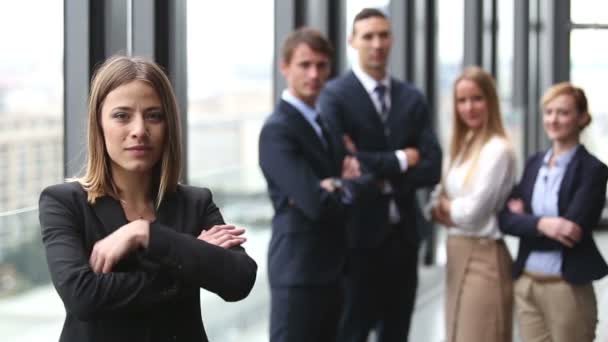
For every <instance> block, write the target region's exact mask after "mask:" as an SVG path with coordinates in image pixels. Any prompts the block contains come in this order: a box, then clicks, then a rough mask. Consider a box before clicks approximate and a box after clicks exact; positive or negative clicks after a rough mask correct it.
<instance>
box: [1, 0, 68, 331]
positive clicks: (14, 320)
mask: <svg viewBox="0 0 608 342" xmlns="http://www.w3.org/2000/svg"><path fill="white" fill-rule="evenodd" d="M0 46H2V47H3V50H2V53H1V54H0V332H1V333H0V336H2V339H3V340H6V341H22V340H23V338H24V336H28V335H29V334H31V330H32V329H31V328H32V327H33V326H37V327H40V329H42V331H45V327H47V325H45V322H44V321H45V319H46V318H48V317H49V316H47V315H46V313H47V312H48V311H49V310H51V311H52V310H54V308H57V309H58V310H59V311H60V312H61V311H63V307H62V306H61V304H60V302H59V303H57V304H59V306H53V307H52V308H49V307H48V306H47V304H48V303H56V301H55V300H54V299H55V297H56V296H54V297H50V294H51V293H52V292H54V291H53V290H52V287H51V286H50V284H49V282H50V278H49V276H48V270H47V266H46V262H45V260H44V256H43V253H44V250H43V248H42V243H41V241H40V228H39V224H38V213H37V205H38V196H39V194H40V191H41V190H42V189H43V188H44V187H45V186H47V185H50V184H53V183H58V182H61V180H62V177H63V146H62V143H63V122H62V117H63V1H62V0H51V1H36V0H23V1H10V2H6V1H4V2H1V3H0ZM38 293H42V297H41V298H38V299H40V300H35V299H34V298H35V297H36V296H37V294H38ZM50 317H51V320H53V319H55V317H56V316H54V315H53V314H51V315H50ZM50 329H51V330H53V331H58V330H59V329H60V326H56V325H52V326H51V327H50ZM56 336H58V334H57V335H56Z"/></svg>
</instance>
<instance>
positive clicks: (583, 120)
mask: <svg viewBox="0 0 608 342" xmlns="http://www.w3.org/2000/svg"><path fill="white" fill-rule="evenodd" d="M590 123H591V114H589V113H587V112H584V113H582V114H580V115H579V116H578V127H579V128H580V129H581V130H583V129H585V127H587V126H589V124H590Z"/></svg>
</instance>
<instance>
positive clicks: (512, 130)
mask: <svg viewBox="0 0 608 342" xmlns="http://www.w3.org/2000/svg"><path fill="white" fill-rule="evenodd" d="M514 6H515V4H514V2H513V0H500V1H498V53H497V75H496V78H497V80H496V82H497V84H496V86H497V90H498V98H499V100H500V109H501V110H502V115H503V121H504V124H505V128H506V129H507V131H508V133H509V137H510V138H511V141H512V143H513V148H514V149H515V154H516V156H517V161H518V163H517V164H518V168H519V169H520V170H521V169H522V168H523V158H524V134H525V129H524V128H525V127H524V122H523V115H522V112H521V111H517V110H516V109H515V108H514V106H513V51H514V37H513V34H514V29H515V28H514V26H513V25H514V20H515V16H514V13H513V11H514Z"/></svg>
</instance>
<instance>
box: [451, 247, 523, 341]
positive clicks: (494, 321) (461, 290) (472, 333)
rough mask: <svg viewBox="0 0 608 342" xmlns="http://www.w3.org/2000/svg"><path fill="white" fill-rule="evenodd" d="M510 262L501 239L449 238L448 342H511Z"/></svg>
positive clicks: (511, 293)
mask: <svg viewBox="0 0 608 342" xmlns="http://www.w3.org/2000/svg"><path fill="white" fill-rule="evenodd" d="M511 263H512V260H511V256H510V254H509V251H508V250H507V248H506V246H505V243H504V241H502V240H492V239H485V238H475V237H464V236H449V237H448V243H447V276H446V278H447V279H446V282H447V284H446V287H447V288H446V337H447V339H446V341H447V342H488V341H492V342H503V341H504V342H511V338H512V335H513V334H512V329H513V280H512V278H511Z"/></svg>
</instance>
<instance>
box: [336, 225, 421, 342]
mask: <svg viewBox="0 0 608 342" xmlns="http://www.w3.org/2000/svg"><path fill="white" fill-rule="evenodd" d="M347 268H348V270H347V275H346V277H345V279H344V291H345V299H344V310H343V312H342V317H341V320H340V328H339V331H338V341H340V342H366V341H367V337H368V335H369V333H370V332H371V331H372V330H374V329H375V330H376V332H377V335H378V341H379V342H403V341H407V338H408V334H409V328H410V322H411V318H412V312H413V310H414V302H415V299H416V288H417V285H418V242H417V241H412V239H407V238H406V237H405V236H404V234H402V232H400V231H399V228H397V227H395V229H394V230H393V232H392V233H391V234H390V235H389V236H388V238H387V239H386V240H385V241H384V242H382V243H381V244H380V246H377V247H374V248H358V249H351V250H350V255H349V260H348V266H347Z"/></svg>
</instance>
